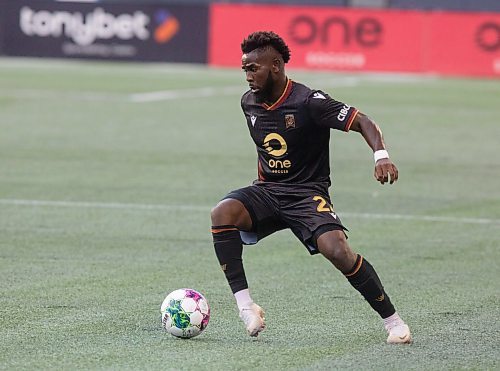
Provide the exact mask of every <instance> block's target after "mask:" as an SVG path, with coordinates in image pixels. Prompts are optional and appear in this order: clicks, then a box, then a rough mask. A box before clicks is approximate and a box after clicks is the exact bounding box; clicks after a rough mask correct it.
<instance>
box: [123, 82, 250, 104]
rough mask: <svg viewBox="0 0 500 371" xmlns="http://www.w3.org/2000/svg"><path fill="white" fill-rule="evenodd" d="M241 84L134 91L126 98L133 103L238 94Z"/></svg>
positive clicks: (242, 88)
mask: <svg viewBox="0 0 500 371" xmlns="http://www.w3.org/2000/svg"><path fill="white" fill-rule="evenodd" d="M244 90H245V88H244V86H243V85H234V86H222V87H213V86H206V87H201V88H192V89H172V90H160V91H151V92H144V93H134V94H130V95H129V96H128V99H129V100H130V101H131V102H134V103H146V102H158V101H164V100H172V99H182V98H203V97H215V96H225V95H240V94H242V93H244Z"/></svg>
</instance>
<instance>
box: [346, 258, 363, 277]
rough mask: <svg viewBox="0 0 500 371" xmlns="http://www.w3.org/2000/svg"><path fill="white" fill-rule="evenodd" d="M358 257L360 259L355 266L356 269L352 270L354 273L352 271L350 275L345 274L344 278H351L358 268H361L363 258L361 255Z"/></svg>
mask: <svg viewBox="0 0 500 371" xmlns="http://www.w3.org/2000/svg"><path fill="white" fill-rule="evenodd" d="M359 257H360V259H359V262H358V264H357V265H356V268H354V271H352V272H351V273H349V274H346V275H345V276H346V277H351V276H354V275H355V274H356V273H358V271H359V268H361V263H363V257H362V256H361V255H360V256H359Z"/></svg>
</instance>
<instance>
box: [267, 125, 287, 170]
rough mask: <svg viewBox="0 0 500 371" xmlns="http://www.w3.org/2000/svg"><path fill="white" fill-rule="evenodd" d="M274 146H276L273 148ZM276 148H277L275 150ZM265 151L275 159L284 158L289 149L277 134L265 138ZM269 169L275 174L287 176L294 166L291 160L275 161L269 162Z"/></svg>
mask: <svg viewBox="0 0 500 371" xmlns="http://www.w3.org/2000/svg"><path fill="white" fill-rule="evenodd" d="M273 144H276V145H274V146H273ZM275 147H276V148H275ZM264 149H265V150H266V151H267V153H269V154H270V155H271V156H273V157H282V156H283V155H285V154H286V151H287V149H288V147H287V144H286V142H285V139H283V137H282V136H281V135H279V134H277V133H270V134H268V135H267V136H266V137H265V138H264ZM268 165H269V167H270V168H271V169H272V170H271V171H272V172H273V173H279V174H286V173H288V169H289V168H290V167H291V166H292V162H291V161H290V160H275V159H273V158H272V159H270V160H269V161H268Z"/></svg>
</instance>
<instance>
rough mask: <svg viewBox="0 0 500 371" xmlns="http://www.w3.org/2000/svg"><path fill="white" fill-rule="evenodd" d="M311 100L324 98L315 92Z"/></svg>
mask: <svg viewBox="0 0 500 371" xmlns="http://www.w3.org/2000/svg"><path fill="white" fill-rule="evenodd" d="M313 98H316V99H326V97H325V96H324V95H323V94H321V93H317V92H316V93H314V94H313Z"/></svg>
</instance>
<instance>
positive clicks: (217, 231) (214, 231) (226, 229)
mask: <svg viewBox="0 0 500 371" xmlns="http://www.w3.org/2000/svg"><path fill="white" fill-rule="evenodd" d="M237 230H238V228H222V229H212V233H221V232H226V231H237Z"/></svg>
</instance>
